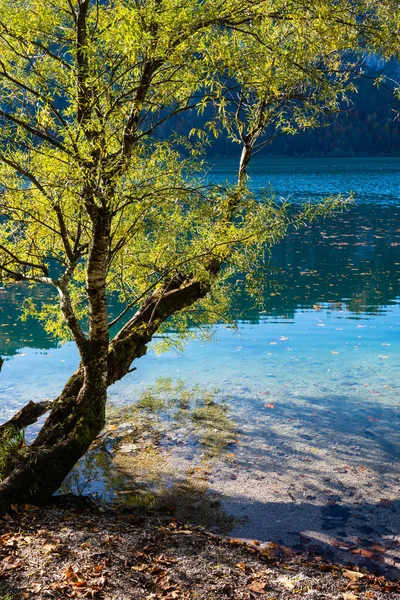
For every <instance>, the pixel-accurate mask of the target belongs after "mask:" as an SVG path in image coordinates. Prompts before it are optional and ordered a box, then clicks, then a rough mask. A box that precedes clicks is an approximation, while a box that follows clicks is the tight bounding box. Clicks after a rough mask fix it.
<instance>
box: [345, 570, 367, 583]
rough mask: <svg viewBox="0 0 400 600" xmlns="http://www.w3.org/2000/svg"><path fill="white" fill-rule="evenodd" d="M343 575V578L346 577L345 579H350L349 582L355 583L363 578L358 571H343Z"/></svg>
mask: <svg viewBox="0 0 400 600" xmlns="http://www.w3.org/2000/svg"><path fill="white" fill-rule="evenodd" d="M343 575H344V577H347V579H350V581H351V582H356V581H358V580H359V579H361V578H362V577H364V575H363V574H362V573H359V572H358V571H344V572H343Z"/></svg>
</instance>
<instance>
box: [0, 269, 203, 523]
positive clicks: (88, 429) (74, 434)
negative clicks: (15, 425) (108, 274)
mask: <svg viewBox="0 0 400 600" xmlns="http://www.w3.org/2000/svg"><path fill="white" fill-rule="evenodd" d="M172 283H173V285H172V284H170V285H169V286H166V287H165V288H164V289H161V290H157V291H156V292H155V293H154V294H153V295H151V296H150V297H149V298H148V299H147V301H145V302H144V303H143V305H142V306H141V308H140V309H139V310H138V311H137V312H136V314H135V315H134V316H133V317H132V318H131V319H130V320H129V321H128V322H127V323H126V324H125V325H124V327H122V329H121V330H120V331H119V333H118V334H117V335H116V336H115V337H114V339H113V340H112V341H111V342H110V343H109V344H108V348H107V355H106V363H107V364H106V365H104V362H103V360H102V358H101V352H100V353H99V351H98V346H99V342H97V343H96V344H95V345H94V347H93V351H92V352H90V350H89V352H88V359H87V360H85V362H86V363H87V364H86V365H82V364H81V365H80V367H79V368H78V369H77V371H76V372H75V373H74V374H73V375H72V377H70V379H69V380H68V381H67V383H66V385H65V387H64V390H63V391H62V393H61V395H60V396H59V397H58V398H57V399H56V400H54V402H53V404H52V409H51V412H50V414H49V416H48V417H47V419H46V422H45V424H44V425H43V427H42V429H41V431H40V432H39V434H38V436H37V438H36V439H35V441H34V442H33V443H32V445H30V446H28V447H26V448H24V449H23V450H22V451H21V452H22V455H21V460H20V461H19V463H18V464H17V466H16V467H15V468H14V470H13V471H12V473H11V474H10V475H9V477H7V479H5V480H4V481H3V482H1V483H0V513H1V512H4V511H6V510H7V509H8V507H9V505H10V504H18V503H32V504H35V503H36V504H40V503H43V502H45V501H47V500H48V499H49V497H50V496H51V495H52V494H54V493H55V492H56V491H57V490H58V488H59V487H60V485H61V484H62V482H63V480H64V479H65V477H66V476H67V475H68V473H69V472H70V471H71V469H72V468H73V467H74V465H75V464H76V462H77V461H78V460H79V459H80V458H81V457H82V456H83V455H84V454H85V453H86V452H87V450H88V449H89V447H90V445H91V443H92V442H93V440H94V439H95V438H96V437H97V436H98V435H99V433H100V432H101V430H102V429H103V427H104V422H105V406H106V399H107V387H108V386H109V385H111V384H112V383H114V382H115V381H118V380H119V379H121V378H122V377H124V376H125V375H126V374H127V373H128V371H129V370H130V368H131V365H132V362H133V361H134V360H136V359H137V358H140V357H141V356H143V355H144V354H145V353H146V350H147V344H148V343H149V342H150V340H151V339H152V336H153V335H154V333H155V332H156V331H157V329H158V328H159V327H160V325H161V324H162V323H164V322H165V321H166V319H168V317H170V316H171V315H172V314H174V313H175V312H178V311H181V310H183V309H185V308H187V307H189V306H191V305H192V304H194V303H195V302H196V301H197V300H199V299H201V298H203V297H204V296H205V295H206V294H207V293H208V292H209V290H210V287H211V285H210V284H202V283H199V282H194V281H185V280H182V279H179V278H176V280H175V281H174V282H172ZM169 288H170V289H169ZM96 328H97V331H99V330H101V331H102V332H103V333H102V334H101V335H103V334H104V323H103V322H102V323H100V324H99V323H97V325H96ZM99 354H100V357H99ZM105 373H106V381H105V379H104V376H105Z"/></svg>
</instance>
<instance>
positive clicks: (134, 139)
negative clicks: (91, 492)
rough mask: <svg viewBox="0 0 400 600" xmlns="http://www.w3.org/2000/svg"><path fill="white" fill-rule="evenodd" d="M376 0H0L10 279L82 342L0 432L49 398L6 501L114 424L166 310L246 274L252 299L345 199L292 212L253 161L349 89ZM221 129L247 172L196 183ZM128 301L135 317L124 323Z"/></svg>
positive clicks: (14, 464) (1, 156)
mask: <svg viewBox="0 0 400 600" xmlns="http://www.w3.org/2000/svg"><path fill="white" fill-rule="evenodd" d="M383 8H385V9H386V8H387V3H382V2H379V3H374V2H370V1H367V2H365V3H364V2H359V3H357V2H354V1H353V0H316V1H315V2H313V3H312V4H310V5H309V4H308V3H306V2H304V0H223V1H220V0H212V1H209V0H204V1H202V2H199V0H185V1H183V2H181V3H177V2H176V1H175V0H114V1H111V0H110V1H106V0H104V1H103V2H101V1H100V0H97V1H96V0H50V1H48V2H46V3H45V5H43V3H42V2H39V0H18V1H15V0H1V1H0V47H1V54H0V78H1V91H0V98H1V100H0V119H1V125H2V132H1V138H0V139H1V143H0V182H1V186H2V191H1V196H0V214H1V232H0V273H1V278H2V283H3V284H7V285H15V283H16V282H24V284H26V285H30V286H34V285H39V286H43V285H45V286H49V288H50V289H51V290H53V292H54V293H53V294H50V299H49V301H48V302H46V303H42V304H41V305H36V304H35V303H34V302H33V301H32V302H31V304H30V306H28V307H27V310H28V311H29V312H30V313H31V314H34V315H36V316H37V318H39V319H41V320H42V321H43V322H44V325H45V327H46V328H47V330H48V331H50V332H52V333H54V334H55V335H56V336H57V337H59V338H64V339H68V338H69V339H73V340H74V341H75V343H76V345H77V348H78V350H79V354H80V366H79V368H78V370H77V371H76V372H75V373H74V374H73V375H72V376H71V378H70V379H69V381H68V382H67V383H66V385H65V388H64V390H63V391H62V392H61V394H60V396H59V397H58V398H57V399H55V400H54V401H53V402H52V403H51V407H50V406H49V405H48V404H46V403H42V404H33V403H29V404H28V405H27V406H26V407H25V408H23V409H22V410H21V411H20V412H19V413H18V414H17V415H16V416H15V417H14V418H13V419H11V421H10V422H8V423H6V424H4V425H3V426H2V429H1V430H0V433H2V434H3V435H5V432H8V434H9V432H10V431H18V430H20V429H21V428H23V427H25V426H26V425H27V424H29V423H31V422H33V421H34V420H35V419H37V417H38V416H39V415H40V414H43V413H44V412H45V411H47V410H48V409H49V408H51V410H50V413H49V415H48V417H47V420H46V422H45V424H44V426H43V427H42V429H41V431H40V433H39V434H38V436H37V438H36V439H35V440H34V441H33V443H32V444H31V445H29V446H26V447H23V448H21V449H20V450H19V451H18V453H17V455H15V456H13V457H12V460H11V461H10V464H9V466H8V469H7V471H6V472H5V473H4V474H3V475H4V480H3V482H2V483H1V484H0V507H5V506H6V505H7V504H9V503H11V502H24V501H29V502H40V501H44V500H46V499H47V498H48V497H49V496H50V495H51V494H52V493H54V492H55V491H56V490H57V489H58V487H59V486H60V484H61V483H62V481H63V479H64V478H65V476H66V475H67V474H68V473H69V471H70V470H71V469H72V467H73V466H74V464H75V463H76V461H77V460H78V459H79V458H80V457H81V456H82V455H83V454H84V453H85V452H86V451H87V449H88V448H89V446H90V444H91V443H92V441H93V440H94V438H95V437H96V436H97V435H98V434H99V432H100V431H101V430H102V428H103V426H104V421H105V406H106V400H107V388H108V386H109V385H110V384H112V383H113V382H115V381H117V380H118V379H121V378H122V377H124V375H126V374H127V373H128V372H129V371H130V370H131V365H132V363H133V361H135V360H136V359H138V358H139V357H140V356H142V355H143V354H145V352H146V348H147V344H148V343H149V342H150V341H151V339H152V337H153V336H154V334H155V333H156V332H159V331H162V330H163V329H165V328H166V326H167V322H168V326H169V327H171V326H176V327H178V328H179V329H180V330H181V331H183V332H185V331H186V332H187V331H188V328H189V326H190V324H192V323H196V322H205V323H208V322H210V321H212V319H213V314H214V311H221V310H226V308H227V306H226V299H227V297H228V295H229V294H227V293H226V286H229V284H230V282H231V281H232V276H233V274H234V273H237V272H239V273H245V274H246V277H245V281H246V284H247V286H248V288H249V290H250V292H252V293H255V289H256V287H257V286H256V285H254V278H253V277H252V275H254V274H255V273H256V272H257V271H258V269H260V268H261V267H262V263H263V257H264V253H265V249H266V248H268V247H271V246H273V245H274V244H275V243H276V242H277V241H278V240H279V239H281V238H282V236H284V235H285V233H286V231H287V229H288V227H290V226H293V225H294V226H298V225H300V224H301V223H302V222H303V221H304V220H307V219H313V218H315V217H316V216H318V215H319V214H322V213H324V212H325V211H326V210H327V209H329V210H333V209H335V208H340V206H341V205H342V204H343V199H342V198H334V199H329V200H327V201H326V202H323V203H322V204H319V205H315V206H312V205H309V206H305V207H304V209H303V210H302V211H301V212H300V213H296V214H293V213H291V212H290V211H288V208H287V205H286V204H279V203H276V202H275V201H274V200H273V198H268V197H265V198H263V199H260V198H258V197H255V196H254V194H252V192H251V186H249V185H248V178H247V167H248V164H249V161H250V158H251V156H252V154H253V153H254V151H256V150H257V149H259V148H260V147H262V145H263V144H266V143H270V141H271V140H272V139H273V138H274V137H276V136H277V135H281V134H293V133H295V132H296V131H297V130H298V129H300V128H301V129H304V128H307V127H313V126H315V125H317V123H318V116H319V115H321V114H325V113H327V112H332V111H335V110H337V108H338V105H339V102H340V101H343V100H346V98H347V94H348V93H349V92H351V91H352V90H353V89H354V84H353V83H352V79H351V74H352V73H353V74H354V73H355V72H356V71H357V68H358V66H359V51H360V40H361V39H363V38H367V37H368V39H371V38H372V35H371V33H373V39H374V40H375V41H374V43H376V44H378V45H379V39H380V38H379V36H380V31H381V30H380V23H381V21H382V20H383V16H382V15H383V12H382V11H383ZM384 17H385V18H387V17H386V15H384ZM350 51H351V53H350ZM207 107H212V110H211V112H210V114H211V117H210V118H209V119H208V121H207V123H206V125H205V127H204V128H203V129H202V130H201V131H197V130H193V131H191V132H190V135H188V136H185V137H179V136H171V137H170V138H169V139H166V140H165V139H161V138H160V137H159V136H157V132H158V130H159V128H160V127H161V126H162V125H163V124H164V123H165V122H166V121H167V120H171V119H177V118H178V117H181V116H182V115H183V114H185V113H186V115H188V118H189V119H190V114H194V112H195V111H200V112H201V111H205V110H206V109H207V110H209V109H208V108H207ZM207 114H208V113H207ZM213 135H215V136H218V135H226V136H228V137H229V138H230V139H232V140H234V141H236V142H238V143H239V144H240V145H241V157H240V160H239V161H238V180H237V184H235V185H231V186H226V187H225V188H223V187H221V186H215V185H211V184H210V183H207V179H206V178H205V177H204V174H203V171H204V166H203V164H202V162H201V160H200V155H201V148H202V145H204V144H206V143H207V140H208V139H209V137H210V136H213ZM116 296H117V297H118V298H119V300H120V301H121V302H123V303H124V310H123V311H122V312H121V314H120V315H118V316H115V317H114V318H113V317H112V316H111V315H110V309H109V302H110V298H111V297H116ZM110 330H112V331H115V330H116V333H115V334H114V333H113V335H110Z"/></svg>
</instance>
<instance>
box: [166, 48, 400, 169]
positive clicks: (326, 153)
mask: <svg viewBox="0 0 400 600" xmlns="http://www.w3.org/2000/svg"><path fill="white" fill-rule="evenodd" d="M367 63H368V64H367V65H366V68H365V75H366V77H362V78H361V79H360V80H359V81H358V93H356V94H353V95H352V98H351V100H352V104H351V105H350V106H348V105H346V106H345V105H344V106H343V112H340V113H339V114H337V115H330V116H327V117H325V118H324V119H323V120H322V122H321V127H319V128H316V129H310V130H307V131H301V132H299V133H297V134H296V135H293V136H290V135H289V136H288V135H285V136H281V137H278V138H276V139H275V140H274V141H273V142H272V144H271V145H268V146H266V147H265V148H264V149H263V150H262V151H261V152H260V154H261V155H262V156H298V157H342V156H343V157H351V156H389V155H390V156H398V155H400V118H399V117H398V116H397V113H398V112H399V111H400V102H399V100H398V99H396V98H395V97H394V96H393V93H392V92H391V90H390V89H387V87H385V86H382V85H381V86H377V85H374V78H376V77H378V76H379V75H381V74H384V75H385V76H386V77H388V78H389V80H395V81H399V80H400V65H399V63H398V62H397V61H392V62H389V63H386V64H385V63H384V61H383V60H381V59H380V58H379V57H375V56H372V57H369V58H368V60H367ZM389 85H393V84H392V83H390V84H389ZM208 116H210V115H208ZM206 118H207V113H205V115H204V116H199V115H198V114H197V113H194V112H193V113H191V114H190V116H186V118H185V119H176V120H174V121H173V122H172V120H171V121H169V122H168V125H166V126H164V127H163V128H162V129H161V130H160V132H159V135H160V137H162V138H166V137H169V135H170V133H171V132H172V131H174V132H175V133H176V134H178V135H180V134H181V135H187V133H188V131H190V129H191V128H192V127H194V128H200V127H201V126H202V123H204V121H205V120H206ZM237 154H238V146H237V144H235V143H233V142H231V141H230V140H229V139H226V138H225V136H221V137H220V138H218V139H216V140H214V141H213V142H212V144H211V146H210V147H209V148H208V155H209V156H213V157H216V156H220V157H225V156H226V157H229V156H236V155H237Z"/></svg>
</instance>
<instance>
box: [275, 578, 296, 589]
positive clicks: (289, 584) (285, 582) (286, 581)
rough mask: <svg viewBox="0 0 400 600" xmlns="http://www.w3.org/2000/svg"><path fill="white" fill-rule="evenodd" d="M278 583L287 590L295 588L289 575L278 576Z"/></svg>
mask: <svg viewBox="0 0 400 600" xmlns="http://www.w3.org/2000/svg"><path fill="white" fill-rule="evenodd" d="M278 581H279V583H281V584H282V585H283V586H284V587H285V588H286V589H287V590H293V589H294V588H295V582H294V581H293V579H289V577H280V578H279V579H278Z"/></svg>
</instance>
